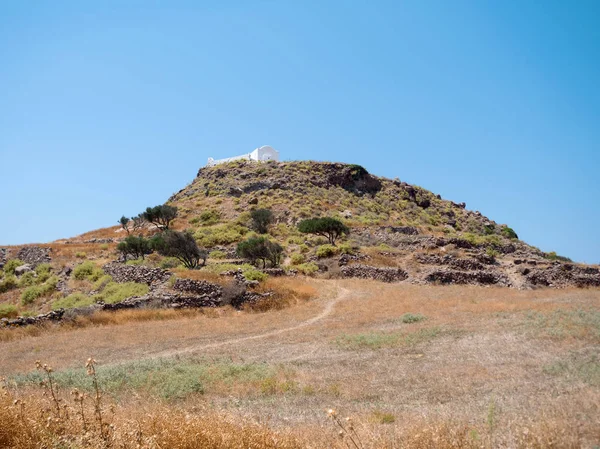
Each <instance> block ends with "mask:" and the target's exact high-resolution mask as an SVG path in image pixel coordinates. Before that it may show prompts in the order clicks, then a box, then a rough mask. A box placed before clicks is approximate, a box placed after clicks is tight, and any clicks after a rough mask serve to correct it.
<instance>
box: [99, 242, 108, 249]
mask: <svg viewBox="0 0 600 449" xmlns="http://www.w3.org/2000/svg"><path fill="white" fill-rule="evenodd" d="M100 249H101V250H102V251H106V250H107V249H108V243H102V244H101V245H100Z"/></svg>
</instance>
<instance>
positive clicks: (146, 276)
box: [102, 262, 171, 286]
mask: <svg viewBox="0 0 600 449" xmlns="http://www.w3.org/2000/svg"><path fill="white" fill-rule="evenodd" d="M102 269H103V270H104V272H105V273H106V274H109V275H111V276H112V278H113V279H114V281H115V282H119V283H123V282H139V283H141V284H148V285H151V286H152V285H157V284H162V283H164V282H167V281H168V280H169V278H170V277H171V273H170V272H169V271H167V270H163V269H162V268H149V267H145V266H143V265H124V264H120V263H115V262H112V263H109V264H106V265H104V266H103V267H102Z"/></svg>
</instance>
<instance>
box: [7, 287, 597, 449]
mask: <svg viewBox="0 0 600 449" xmlns="http://www.w3.org/2000/svg"><path fill="white" fill-rule="evenodd" d="M267 282H268V285H267V287H269V288H279V289H280V290H281V291H283V290H284V289H286V288H287V289H289V291H290V292H291V293H286V295H287V296H291V297H294V298H295V299H293V300H291V301H290V303H289V306H288V307H286V308H283V309H280V310H277V309H275V310H273V309H271V310H269V311H267V312H264V313H244V312H240V311H236V310H234V309H228V310H225V311H223V312H219V315H217V314H215V315H214V316H207V315H204V314H201V313H199V314H197V315H194V314H190V315H173V316H164V317H160V318H156V317H155V318H152V317H150V318H148V317H145V318H141V317H140V320H141V319H144V320H145V319H146V318H148V320H146V321H136V319H137V318H138V316H136V314H132V315H131V316H127V315H122V316H120V317H118V321H117V322H114V321H112V317H114V316H118V315H110V316H106V317H102V316H99V317H97V318H94V319H95V320H98V321H97V322H95V323H94V324H92V325H89V324H86V325H84V327H80V328H69V329H64V330H63V331H59V332H55V331H50V332H48V331H44V330H42V331H40V332H39V334H38V335H36V336H28V337H26V338H21V339H18V340H13V341H11V342H0V373H1V374H3V375H7V376H11V377H12V376H16V375H20V374H23V373H27V372H28V371H30V370H31V367H32V366H33V362H34V361H35V359H36V358H44V359H46V360H51V361H52V362H53V364H54V365H56V368H57V370H58V372H57V376H58V375H60V376H63V374H62V373H67V372H69V370H71V369H73V368H74V367H76V366H78V365H80V361H81V360H83V359H85V358H86V357H87V356H88V354H90V353H91V354H94V355H96V356H97V358H98V359H99V360H101V361H102V363H103V364H105V365H114V366H116V364H118V363H125V362H127V363H130V362H134V361H144V360H145V361H146V362H139V363H142V365H141V366H145V365H143V363H150V364H152V363H154V362H152V360H157V359H156V357H157V356H159V355H160V356H162V357H166V356H167V355H168V354H169V353H171V354H178V353H184V354H187V356H186V358H183V357H182V356H179V357H181V358H178V357H174V356H171V357H170V358H167V359H165V360H166V361H168V369H167V368H165V369H163V370H159V371H157V373H162V374H160V375H159V374H156V375H152V376H150V377H149V378H150V379H151V382H152V383H151V387H152V388H148V387H139V388H137V389H135V388H134V389H133V390H131V391H128V392H127V394H125V395H123V394H121V396H119V398H118V399H116V400H117V401H118V402H117V403H116V404H115V407H116V411H115V415H114V418H111V422H112V423H114V425H115V429H116V431H115V435H116V434H118V436H115V438H120V439H117V440H115V445H118V444H117V443H123V444H124V445H125V447H128V446H127V443H126V442H127V441H129V440H126V439H124V438H129V437H125V436H120V435H121V434H120V432H126V431H125V429H127V431H128V432H129V431H133V429H134V428H135V426H137V425H138V424H136V423H135V420H136V419H139V420H142V421H143V416H142V415H143V414H146V413H148V414H149V416H150V417H151V418H148V420H155V422H156V424H152V425H150V424H149V423H150V422H151V421H143V422H142V423H141V428H142V429H143V435H144V436H145V437H147V438H149V439H148V440H147V441H145V442H144V444H145V446H142V447H159V446H158V445H155V446H152V445H151V444H150V442H149V441H150V435H154V432H156V435H157V436H154V437H153V438H156V440H155V441H158V442H161V444H162V446H161V447H188V446H186V444H188V443H187V441H188V439H187V438H189V435H183V434H180V433H178V432H179V430H178V429H179V426H180V425H181V423H182V422H185V420H188V421H187V422H190V423H191V424H190V425H189V429H190V433H191V432H192V431H195V432H198V433H203V432H205V431H204V430H202V429H203V428H202V427H199V426H200V425H201V424H200V422H201V421H203V420H204V421H206V422H210V423H211V429H213V430H215V429H220V430H218V431H219V432H220V435H221V437H222V438H223V440H222V441H224V442H222V443H220V444H223V446H210V445H209V444H208V443H206V446H205V447H239V444H241V443H240V441H241V440H237V439H236V438H238V437H239V438H241V436H239V435H248V432H250V433H252V432H254V433H256V434H257V435H258V434H260V435H262V436H261V437H260V438H266V440H265V441H266V442H265V441H263V440H260V439H258V440H245V442H243V443H244V444H246V445H247V446H248V447H257V448H261V447H271V446H269V445H268V444H271V443H270V441H271V440H270V439H269V438H283V440H282V441H286V442H289V443H281V445H280V446H278V447H286V446H284V444H291V446H289V447H314V448H323V447H332V448H335V447H341V448H344V447H354V446H352V443H351V441H350V440H349V439H348V438H347V435H342V436H343V437H344V438H342V439H340V437H338V436H337V431H338V430H340V429H339V428H338V427H336V425H335V423H333V422H332V421H331V420H327V418H326V417H325V411H326V409H328V408H329V407H333V408H336V409H337V410H338V411H339V412H340V419H341V418H342V416H343V417H345V416H346V415H350V416H351V417H352V418H353V422H354V424H353V425H354V426H355V428H356V432H357V433H358V435H359V437H360V438H361V440H362V443H361V444H362V446H359V447H365V448H367V447H368V448H404V447H406V448H409V447H411V448H413V447H414V448H430V447H441V448H475V447H477V448H481V447H485V448H490V447H493V448H505V447H506V448H509V447H510V448H513V447H515V448H545V447H555V448H579V447H584V448H586V447H587V448H594V446H595V445H598V442H600V426H599V425H598V423H599V422H600V409H599V405H598V404H600V383H599V382H598V376H597V373H598V372H600V364H599V363H600V362H599V358H598V350H597V347H598V346H597V344H598V340H597V336H598V335H600V334H599V333H598V331H600V329H599V326H600V323H599V322H598V320H597V310H598V306H597V304H598V301H599V299H600V291H599V290H593V289H589V290H562V291H557V290H536V291H516V290H510V289H500V288H480V287H464V286H462V287H461V286H455V287H452V286H448V287H435V286H411V285H388V284H381V283H377V282H366V281H360V280H348V281H341V282H332V281H322V280H305V279H303V278H297V279H289V278H284V279H278V278H271V279H269V280H268V281H267ZM341 289H345V291H347V293H345V294H344V295H342V296H340V297H339V299H338V300H337V302H332V300H333V298H336V297H338V295H339V292H340V291H341ZM314 290H316V291H318V292H319V296H320V298H319V299H318V300H308V301H307V300H306V299H307V298H309V297H310V296H312V295H313V294H314ZM328 307H329V308H330V313H324V311H326V310H327V309H328ZM143 312H144V313H147V312H146V311H143ZM170 313H172V312H170ZM406 314H412V315H414V316H417V314H420V315H422V316H425V317H426V319H425V320H416V321H415V320H406V319H405V318H406ZM316 316H322V318H321V319H319V320H313V321H311V320H312V319H313V318H314V317H316ZM102 320H106V321H105V322H102ZM407 321H408V322H407ZM302 323H308V324H306V325H304V326H299V325H300V324H302ZM286 329H289V330H288V331H286ZM431 329H436V332H435V335H434V334H433V333H431V332H430V330H431ZM438 330H439V332H438ZM413 334H414V335H420V336H421V337H423V338H413V337H411V338H410V341H409V340H407V336H409V335H413ZM261 335H264V337H261ZM344 336H347V337H348V340H347V341H349V342H350V343H351V344H350V345H349V346H344V345H340V343H339V342H340V339H343V337H344ZM364 336H367V337H368V338H366V340H365V337H364ZM372 336H374V337H375V338H374V340H373V342H374V343H373V344H371V343H372V342H371V340H369V338H370V337H372ZM382 336H383V337H382ZM387 336H391V337H389V338H388V337H387ZM430 337H431V338H430ZM382 338H383V339H382ZM364 341H366V342H367V343H368V344H363V343H364ZM357 342H358V346H356V344H355V343H357ZM380 343H381V344H380ZM188 356H189V358H188ZM199 356H201V360H202V362H201V363H203V364H207V365H206V366H204V365H203V366H204V367H203V368H202V370H203V371H202V373H204V374H199V375H198V376H200V377H199V379H200V381H201V383H202V385H203V392H202V393H190V394H189V395H187V394H183V395H179V394H178V395H176V396H177V397H178V398H179V399H176V400H174V401H173V400H171V401H170V402H168V403H164V402H163V401H162V400H161V399H160V396H161V395H162V394H163V393H164V392H168V391H171V389H172V388H173V386H172V385H171V384H172V383H173V382H176V381H177V379H180V378H181V376H182V375H183V374H181V373H195V372H196V371H194V370H191V371H190V368H189V367H188V366H189V364H190V363H195V362H193V361H194V360H198V357H199ZM194 357H196V359H194ZM136 363H137V362H136ZM157 363H158V362H157ZM165 363H167V362H165ZM198 363H200V362H198ZM132 366H133V365H132ZM136 366H137V365H136ZM165 366H167V365H165ZM228 367H229V368H228ZM240 367H241V368H240ZM244 367H246V368H244ZM249 367H250V368H249ZM259 367H260V369H259ZM131 369H132V370H133V371H127V373H128V376H129V378H130V379H135V378H138V377H139V376H141V375H142V374H143V373H141V372H139V373H138V372H137V371H135V369H134V368H131ZM140 369H141V368H140ZM145 369H146V370H147V368H145ZM195 369H196V368H195ZM198 369H200V368H198ZM248 369H249V370H250V371H244V370H248ZM252 370H255V371H252ZM256 370H258V371H256ZM245 372H249V373H250V372H252V373H254V374H253V376H254V375H257V374H256V373H257V372H259V373H262V374H260V376H259V377H257V378H254V377H243V376H246V374H243V373H245ZM136 373H138V374H139V375H138V374H136ZM168 373H178V374H177V375H168V376H167V374H168ZM206 373H209V374H206ZM223 373H229V374H227V376H230V377H227V378H226V379H228V380H219V379H220V377H219V376H223V375H224V374H223ZM236 373H237V374H236ZM64 375H65V376H66V374H64ZM249 375H250V374H248V375H247V376H249ZM190 376H191V375H190ZM206 376H213V377H210V378H208V377H206ZM231 376H233V377H231ZM240 376H242V377H240ZM67 377H68V376H67ZM192 378H193V376H192ZM211 379H212V380H211ZM215 379H216V380H215ZM149 382H150V381H149ZM160 382H167V383H166V384H164V385H162V384H161V383H160ZM140 385H142V384H140ZM143 385H145V384H143ZM21 388H22V387H21ZM65 388H66V387H65ZM107 391H110V389H109V388H108V386H107ZM22 394H24V395H25V396H27V398H28V399H27V401H28V402H30V403H31V406H32V407H38V408H39V407H40V405H39V401H42V399H39V400H38V399H34V398H32V397H31V396H28V395H29V394H33V395H34V396H35V397H36V398H37V397H38V393H37V392H35V391H32V392H31V393H22ZM43 400H44V401H45V400H46V399H43ZM107 400H108V399H107ZM36 401H37V402H36ZM34 404H37V405H34ZM0 408H5V409H7V407H2V406H0ZM9 412H10V413H12V414H13V415H15V416H16V418H15V417H14V416H13V417H12V418H11V417H8V415H6V414H7V413H9ZM0 413H4V414H5V416H3V417H0V422H2V423H3V422H11V421H9V420H11V419H13V420H14V419H18V418H19V414H18V408H15V407H14V406H13V407H10V410H8V411H6V410H5V411H2V412H0ZM38 415H40V414H39V413H37V414H36V413H34V412H33V411H32V412H30V413H28V414H27V415H26V416H28V417H31V419H37V418H36V417H37V416H38ZM40 416H41V415H40ZM163 417H164V419H163ZM5 420H6V421H5ZM40 420H41V418H40ZM196 420H197V421H198V423H199V424H196ZM41 422H42V421H40V428H41ZM343 422H344V423H346V421H343ZM257 423H262V424H258V425H257ZM264 423H268V427H266V426H264V425H263V424H264ZM11 425H13V424H11ZM14 425H15V426H18V425H20V424H14ZM344 425H346V424H344ZM30 426H32V427H33V424H30ZM153 426H154V427H153ZM1 427H2V426H0V428H1ZM184 427H185V426H184ZM15 428H18V427H15ZM248 429H251V430H248ZM69 432H70V433H68V439H69V441H74V440H77V438H81V434H80V433H77V432H78V431H77V427H73V430H71V431H69ZM182 432H183V431H182ZM206 432H209V431H208V430H207V431H206ZM215 432H217V430H215ZM230 433H231V434H232V435H229V434H230ZM207 434H208V433H207ZM349 434H350V432H349ZM211 435H216V433H213V434H211ZM11 438H12V436H11ZM161 438H165V439H164V440H163V439H161ZM166 438H172V439H166ZM228 438H230V440H228ZM257 438H258V437H257ZM77 441H79V440H77ZM229 441H230V442H231V443H228V442H229ZM346 443H348V444H346ZM11 444H12V443H11ZM36 444H37V443H36ZM211 444H212V443H211ZM227 444H229V445H227ZM1 445H2V444H1V443H0V446H1ZM294 445H296V446H294ZM9 447H10V446H9ZM16 447H28V446H16ZM30 447H31V446H30ZM67 447H68V446H67ZM84 447H85V446H84ZM196 447H197V446H196ZM201 447H202V446H201Z"/></svg>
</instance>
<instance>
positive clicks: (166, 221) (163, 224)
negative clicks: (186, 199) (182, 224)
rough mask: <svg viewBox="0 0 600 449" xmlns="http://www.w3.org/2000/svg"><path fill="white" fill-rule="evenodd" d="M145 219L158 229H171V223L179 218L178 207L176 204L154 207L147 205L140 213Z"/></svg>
mask: <svg viewBox="0 0 600 449" xmlns="http://www.w3.org/2000/svg"><path fill="white" fill-rule="evenodd" d="M140 215H141V216H142V217H143V218H144V220H146V221H148V222H150V223H152V224H153V225H154V226H156V227H157V228H158V229H165V230H167V229H169V225H170V224H171V222H172V221H173V220H175V218H177V208H176V207H175V206H167V205H166V204H163V205H160V206H154V207H147V208H146V210H145V211H144V212H142V213H141V214H140Z"/></svg>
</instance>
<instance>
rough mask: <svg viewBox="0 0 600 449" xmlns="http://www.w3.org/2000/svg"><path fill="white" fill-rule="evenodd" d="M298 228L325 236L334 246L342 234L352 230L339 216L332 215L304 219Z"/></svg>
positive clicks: (303, 231)
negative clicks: (332, 216) (333, 216)
mask: <svg viewBox="0 0 600 449" xmlns="http://www.w3.org/2000/svg"><path fill="white" fill-rule="evenodd" d="M298 230H299V231H300V232H302V233H304V234H314V235H320V236H322V237H325V238H327V240H328V241H329V243H330V244H331V245H333V246H335V241H336V240H337V239H338V238H339V237H340V236H342V235H344V234H348V233H349V232H350V230H349V229H348V227H347V226H346V225H345V224H344V223H342V222H341V221H340V220H338V219H337V218H331V217H323V218H310V219H308V220H303V221H301V222H300V223H298Z"/></svg>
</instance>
